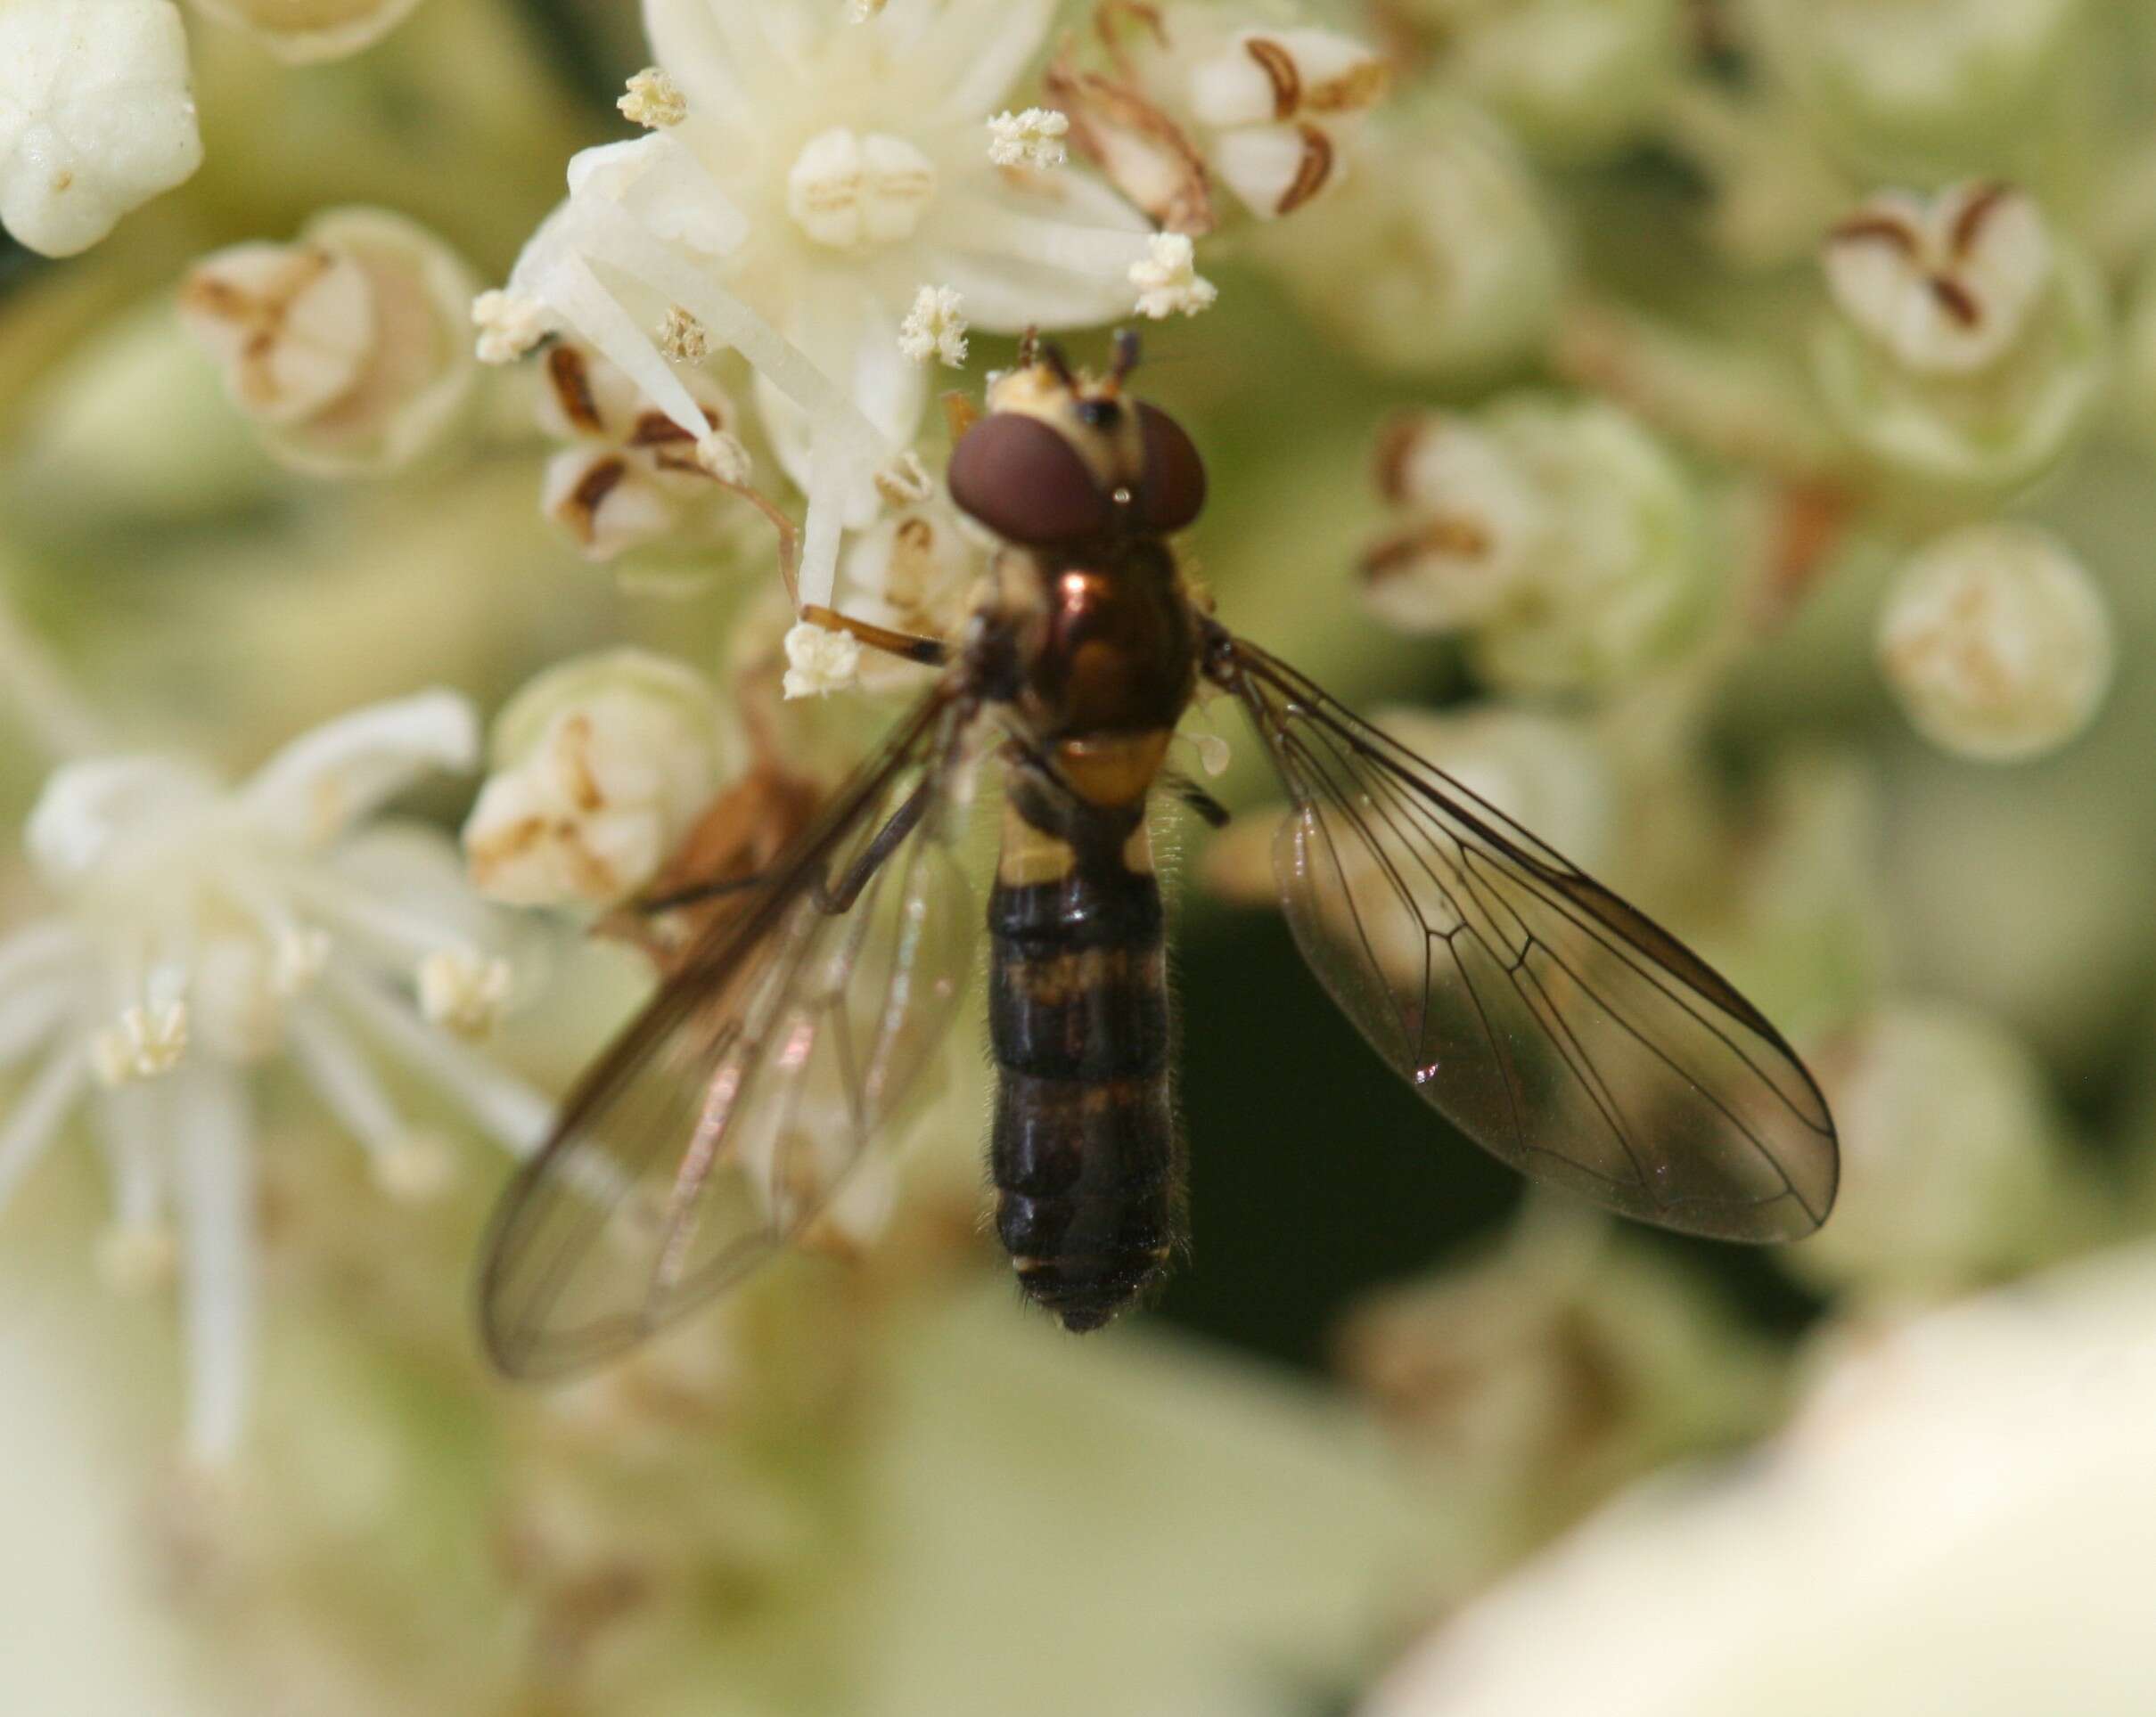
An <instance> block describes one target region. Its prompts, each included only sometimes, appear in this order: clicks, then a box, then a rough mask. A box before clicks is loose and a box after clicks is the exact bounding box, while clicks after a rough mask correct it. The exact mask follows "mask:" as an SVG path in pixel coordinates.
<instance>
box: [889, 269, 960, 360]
mask: <svg viewBox="0 0 2156 1717" xmlns="http://www.w3.org/2000/svg"><path fill="white" fill-rule="evenodd" d="M898 349H899V350H900V351H902V352H904V353H905V354H906V356H908V357H910V358H911V359H913V361H914V363H916V364H926V363H927V362H928V361H929V360H930V358H941V359H942V360H943V361H944V362H945V363H946V364H949V365H950V366H951V368H953V369H954V370H959V369H963V368H964V367H965V361H966V318H965V300H964V299H963V298H961V297H959V295H958V294H957V293H955V292H954V291H953V290H951V289H950V288H949V287H947V286H924V287H922V289H921V290H920V291H919V292H918V293H917V294H915V295H914V307H913V309H912V310H911V311H910V312H909V313H908V314H907V315H906V321H905V323H903V324H901V326H900V327H899V330H898Z"/></svg>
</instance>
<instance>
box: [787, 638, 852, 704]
mask: <svg viewBox="0 0 2156 1717" xmlns="http://www.w3.org/2000/svg"><path fill="white" fill-rule="evenodd" d="M860 671H861V645H860V642H859V641H858V640H857V639H856V638H855V637H854V636H853V634H851V633H846V632H831V631H827V630H825V629H824V627H822V626H819V625H813V624H811V623H810V622H808V621H807V620H804V621H802V622H801V623H800V624H799V625H797V626H795V627H794V628H793V629H792V630H791V631H790V632H788V633H787V634H786V679H785V685H784V690H785V693H786V695H787V696H788V697H789V698H825V697H829V696H830V695H831V694H832V692H834V691H843V690H844V689H845V688H846V687H848V686H849V685H851V684H852V683H854V680H855V678H856V676H857V675H858V674H859V673H860Z"/></svg>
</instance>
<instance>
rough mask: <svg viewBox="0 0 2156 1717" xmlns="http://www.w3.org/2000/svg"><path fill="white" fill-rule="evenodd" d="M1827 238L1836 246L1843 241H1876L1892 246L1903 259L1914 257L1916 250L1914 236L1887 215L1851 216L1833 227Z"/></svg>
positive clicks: (1905, 226) (1900, 222)
mask: <svg viewBox="0 0 2156 1717" xmlns="http://www.w3.org/2000/svg"><path fill="white" fill-rule="evenodd" d="M1827 236H1828V237H1829V238H1830V239H1831V240H1832V241H1833V242H1835V243H1836V244H1840V243H1842V242H1844V241H1864V240H1868V239H1877V240H1879V241H1881V242H1882V243H1886V244H1890V245H1892V246H1893V247H1894V248H1895V249H1897V250H1898V251H1900V252H1901V253H1902V255H1904V256H1905V257H1914V255H1915V254H1916V253H1917V249H1918V246H1917V240H1916V234H1915V233H1912V232H1911V231H1910V230H1909V228H1908V225H1907V224H1906V222H1902V221H1898V220H1896V219H1894V218H1893V217H1891V216H1888V215H1857V216H1853V217H1851V218H1849V220H1846V221H1843V222H1841V223H1840V225H1837V226H1835V227H1834V228H1833V229H1832V231H1831V232H1830V233H1828V234H1827Z"/></svg>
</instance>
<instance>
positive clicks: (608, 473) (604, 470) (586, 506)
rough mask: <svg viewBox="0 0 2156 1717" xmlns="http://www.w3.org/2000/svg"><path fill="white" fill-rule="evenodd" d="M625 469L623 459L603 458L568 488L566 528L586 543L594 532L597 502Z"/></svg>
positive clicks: (602, 501)
mask: <svg viewBox="0 0 2156 1717" xmlns="http://www.w3.org/2000/svg"><path fill="white" fill-rule="evenodd" d="M628 473H629V468H628V465H627V462H625V461H622V460H619V459H603V460H601V461H600V462H598V463H597V464H596V465H594V466H593V467H592V468H591V470H588V471H586V472H585V473H584V478H583V480H582V481H581V482H579V483H578V485H577V486H576V487H575V488H573V489H571V490H570V495H569V500H568V502H567V503H566V511H567V513H568V516H569V517H568V522H569V525H570V529H572V530H574V531H575V532H576V534H577V535H578V537H580V538H581V539H582V540H583V541H585V542H586V543H589V542H591V541H592V539H593V538H594V536H597V535H598V515H599V509H600V507H601V505H602V504H603V503H604V502H605V500H606V497H607V496H608V495H611V494H613V492H614V491H615V489H617V488H618V487H619V486H620V484H621V480H622V478H625V477H627V475H628Z"/></svg>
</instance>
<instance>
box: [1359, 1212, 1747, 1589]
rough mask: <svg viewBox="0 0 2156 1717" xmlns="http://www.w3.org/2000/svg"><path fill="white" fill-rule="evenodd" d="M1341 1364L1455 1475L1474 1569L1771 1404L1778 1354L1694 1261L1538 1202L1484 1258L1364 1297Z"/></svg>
mask: <svg viewBox="0 0 2156 1717" xmlns="http://www.w3.org/2000/svg"><path fill="white" fill-rule="evenodd" d="M1341 1361H1342V1369H1343V1370H1345V1371H1346V1372H1347V1374H1348V1377H1349V1380H1350V1381H1351V1382H1353V1383H1355V1384H1357V1386H1360V1387H1361V1388H1362V1389H1363V1390H1364V1391H1365V1393H1367V1394H1369V1395H1371V1396H1372V1397H1373V1399H1374V1401H1375V1402H1376V1403H1377V1406H1378V1409H1379V1411H1380V1412H1381V1414H1382V1415H1383V1416H1384V1418H1385V1419H1386V1420H1387V1421H1388V1423H1389V1424H1390V1426H1391V1427H1392V1428H1393V1429H1394V1431H1395V1432H1396V1434H1397V1435H1398V1437H1399V1439H1400V1441H1401V1443H1403V1445H1404V1446H1405V1447H1406V1451H1407V1452H1408V1453H1409V1454H1410V1456H1412V1457H1414V1458H1415V1459H1418V1460H1419V1461H1420V1462H1421V1463H1422V1465H1423V1466H1424V1467H1425V1468H1427V1469H1428V1470H1429V1472H1430V1475H1431V1478H1432V1480H1433V1481H1434V1482H1435V1483H1436V1484H1439V1485H1441V1486H1443V1487H1444V1489H1443V1492H1442V1494H1443V1496H1444V1499H1445V1500H1446V1502H1447V1505H1448V1507H1449V1508H1450V1509H1454V1510H1456V1513H1457V1526H1458V1529H1459V1531H1460V1532H1461V1533H1462V1534H1463V1538H1464V1540H1465V1543H1464V1546H1463V1549H1464V1552H1465V1555H1466V1557H1467V1558H1468V1566H1467V1567H1466V1568H1465V1569H1463V1570H1462V1572H1463V1573H1465V1574H1467V1575H1468V1577H1470V1578H1472V1577H1473V1575H1474V1574H1475V1573H1476V1572H1477V1571H1478V1568H1479V1569H1480V1570H1481V1571H1487V1570H1488V1568H1489V1567H1490V1566H1494V1565H1496V1564H1498V1563H1501V1562H1503V1561H1504V1560H1507V1559H1509V1558H1511V1557H1512V1555H1515V1554H1517V1552H1518V1551H1519V1550H1520V1549H1522V1548H1524V1546H1525V1545H1526V1544H1528V1543H1530V1542H1532V1541H1536V1540H1537V1539H1538V1538H1540V1537H1542V1536H1544V1535H1545V1534H1546V1533H1549V1532H1550V1531H1552V1530H1553V1529H1554V1528H1556V1527H1558V1526H1560V1525H1563V1524H1564V1523H1565V1522H1566V1521H1567V1520H1568V1519H1569V1518H1570V1517H1571V1516H1572V1515H1574V1514H1576V1513H1577V1512H1578V1511H1579V1510H1580V1509H1584V1508H1586V1507H1587V1506H1589V1505H1591V1504H1592V1503H1594V1501H1596V1500H1599V1499H1600V1497H1602V1496H1603V1494H1605V1493H1606V1492H1609V1491H1610V1490H1611V1489H1612V1488H1614V1487H1615V1486H1616V1485H1618V1484H1620V1483H1622V1482H1623V1481H1624V1480H1625V1479H1626V1478H1627V1477H1629V1476H1632V1475H1634V1474H1635V1473H1637V1472H1640V1471H1642V1470H1644V1468H1648V1467H1651V1466H1653V1465H1655V1464H1656V1463H1657V1462H1659V1461H1662V1460H1666V1459H1670V1458H1671V1457H1672V1456H1675V1455H1676V1454H1678V1453H1681V1452H1685V1451H1692V1450H1696V1449H1699V1448H1701V1447H1703V1446H1713V1445H1715V1444H1718V1443H1729V1442H1733V1441H1735V1440H1737V1439H1739V1438H1741V1437H1742V1436H1744V1435H1748V1434H1750V1432H1752V1431H1753V1430H1754V1429H1756V1428H1757V1425H1758V1419H1759V1418H1760V1417H1761V1415H1762V1414H1763V1413H1764V1412H1765V1411H1766V1410H1767V1409H1768V1408H1769V1406H1770V1405H1771V1402H1772V1390H1771V1386H1770V1384H1769V1381H1768V1376H1767V1357H1766V1354H1765V1353H1764V1352H1763V1351H1762V1350H1761V1349H1760V1348H1759V1347H1758V1345H1757V1344H1756V1343H1755V1342H1754V1341H1752V1340H1751V1339H1750V1338H1748V1337H1746V1336H1745V1335H1744V1334H1743V1333H1742V1331H1741V1330H1740V1329H1737V1328H1736V1327H1735V1326H1734V1324H1733V1323H1732V1322H1731V1321H1730V1320H1728V1319H1726V1317H1725V1316H1724V1315H1722V1314H1720V1313H1719V1312H1717V1310H1716V1308H1715V1305H1714V1302H1713V1299H1712V1296H1705V1295H1701V1293H1700V1292H1699V1291H1698V1289H1697V1287H1696V1286H1695V1285H1694V1284H1693V1283H1692V1282H1691V1281H1690V1280H1688V1279H1687V1277H1686V1276H1685V1273H1684V1271H1682V1270H1681V1269H1679V1268H1678V1267H1677V1266H1676V1265H1675V1264H1673V1263H1669V1262H1668V1260H1667V1259H1665V1258H1664V1257H1662V1256H1660V1255H1658V1254H1657V1253H1656V1252H1655V1251H1654V1250H1653V1249H1652V1248H1651V1247H1647V1246H1644V1245H1643V1244H1641V1243H1640V1242H1639V1241H1638V1240H1636V1239H1633V1238H1631V1237H1630V1236H1629V1235H1627V1234H1625V1233H1623V1232H1621V1231H1618V1230H1615V1229H1613V1228H1612V1227H1611V1224H1609V1223H1608V1222H1604V1221H1603V1220H1602V1219H1601V1218H1599V1217H1597V1216H1594V1215H1593V1214H1588V1213H1586V1212H1584V1211H1582V1210H1579V1209H1578V1208H1577V1207H1576V1206H1570V1205H1561V1204H1559V1203H1557V1202H1556V1201H1554V1200H1551V1201H1546V1202H1545V1201H1544V1200H1542V1199H1540V1198H1535V1199H1531V1200H1530V1201H1529V1204H1528V1206H1527V1207H1526V1212H1525V1214H1524V1215H1523V1216H1522V1218H1521V1222H1519V1224H1518V1226H1517V1227H1516V1228H1515V1229H1514V1230H1513V1231H1512V1233H1511V1234H1510V1235H1509V1236H1508V1237H1506V1239H1504V1242H1503V1243H1502V1244H1501V1246H1500V1247H1498V1248H1497V1249H1496V1250H1495V1251H1494V1252H1493V1253H1491V1254H1490V1255H1488V1256H1486V1257H1484V1258H1482V1259H1480V1260H1479V1261H1477V1262H1475V1263H1472V1264H1470V1265H1469V1266H1467V1267H1466V1268H1464V1269H1455V1270H1452V1271H1447V1272H1446V1273H1445V1274H1444V1275H1443V1276H1441V1277H1439V1278H1437V1279H1435V1280H1431V1281H1429V1282H1427V1283H1423V1284H1420V1285H1417V1286H1414V1287H1411V1288H1406V1289H1405V1290H1403V1291H1398V1292H1395V1293H1390V1294H1387V1295H1385V1296H1381V1297H1380V1298H1378V1299H1376V1300H1375V1301H1373V1303H1371V1304H1368V1305H1366V1306H1364V1307H1361V1308H1358V1309H1357V1312H1355V1313H1354V1315H1353V1316H1352V1317H1351V1318H1350V1320H1349V1322H1348V1324H1347V1326H1346V1328H1345V1329H1344V1331H1343V1336H1342V1341H1341Z"/></svg>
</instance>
